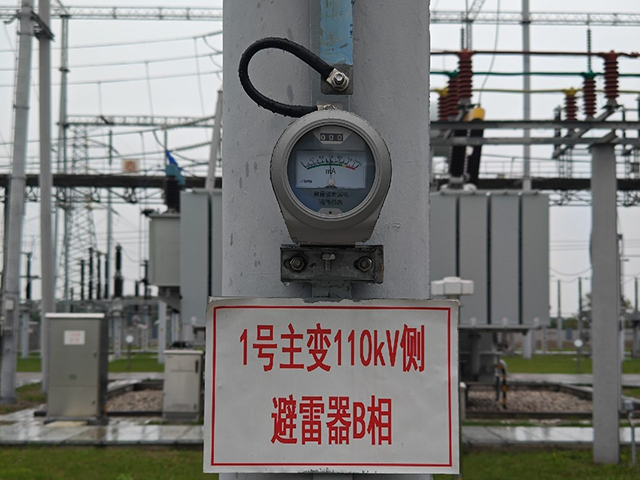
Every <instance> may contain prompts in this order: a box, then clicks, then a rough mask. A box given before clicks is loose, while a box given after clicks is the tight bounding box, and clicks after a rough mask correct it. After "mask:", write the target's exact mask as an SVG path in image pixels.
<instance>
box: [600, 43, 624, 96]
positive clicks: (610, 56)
mask: <svg viewBox="0 0 640 480" xmlns="http://www.w3.org/2000/svg"><path fill="white" fill-rule="evenodd" d="M602 58H603V59H604V95H605V97H607V100H608V101H609V104H610V105H616V104H617V103H618V95H619V93H620V87H619V80H620V74H619V72H618V54H617V53H616V52H614V51H613V50H612V51H610V52H609V53H604V54H602Z"/></svg>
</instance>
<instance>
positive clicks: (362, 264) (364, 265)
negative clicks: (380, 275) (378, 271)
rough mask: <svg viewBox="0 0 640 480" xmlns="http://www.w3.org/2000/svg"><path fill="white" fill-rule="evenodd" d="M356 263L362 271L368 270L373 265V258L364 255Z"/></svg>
mask: <svg viewBox="0 0 640 480" xmlns="http://www.w3.org/2000/svg"><path fill="white" fill-rule="evenodd" d="M356 265H357V267H358V268H359V269H360V270H361V271H363V272H366V271H367V270H369V269H370V268H371V267H372V266H373V260H371V259H370V258H369V257H362V258H361V259H359V260H358V261H357V262H356Z"/></svg>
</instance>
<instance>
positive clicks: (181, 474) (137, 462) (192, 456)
mask: <svg viewBox="0 0 640 480" xmlns="http://www.w3.org/2000/svg"><path fill="white" fill-rule="evenodd" d="M0 479H2V480H87V479H90V480H198V479H202V480H204V479H206V480H217V475H204V474H203V473H202V450H200V449H198V450H170V449H165V448H155V449H146V448H106V449H105V448H74V447H43V448H35V447H30V448H0Z"/></svg>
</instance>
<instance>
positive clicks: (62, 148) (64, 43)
mask: <svg viewBox="0 0 640 480" xmlns="http://www.w3.org/2000/svg"><path fill="white" fill-rule="evenodd" d="M61 18H62V22H61V23H62V25H61V29H62V33H61V35H60V38H61V42H60V43H61V45H60V112H59V117H58V172H63V173H68V166H67V130H68V128H67V82H68V76H69V16H68V15H63V16H62V17H61ZM62 198H63V202H64V203H63V206H62V207H63V210H62V214H63V225H64V227H63V233H62V234H63V238H62V241H63V242H64V252H65V255H64V266H63V272H64V287H63V292H64V294H63V298H64V300H65V306H66V307H65V308H68V305H69V303H68V301H69V255H68V254H67V253H66V252H67V249H68V248H69V241H68V240H69V222H70V221H71V211H70V210H69V204H68V203H69V190H68V189H66V188H65V189H64V190H63V191H62ZM59 211H60V209H56V232H57V229H58V212H59ZM55 239H56V243H55V248H56V254H55V255H54V257H55V260H56V263H55V268H56V271H57V267H58V262H57V258H58V254H57V246H58V242H57V240H58V234H57V233H56V235H55ZM56 279H57V275H56Z"/></svg>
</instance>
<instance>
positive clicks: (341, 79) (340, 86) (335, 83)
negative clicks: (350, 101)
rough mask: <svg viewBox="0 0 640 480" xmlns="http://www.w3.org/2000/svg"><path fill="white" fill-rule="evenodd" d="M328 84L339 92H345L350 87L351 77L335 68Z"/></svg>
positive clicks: (328, 79)
mask: <svg viewBox="0 0 640 480" xmlns="http://www.w3.org/2000/svg"><path fill="white" fill-rule="evenodd" d="M327 82H329V85H331V86H332V87H333V88H334V89H335V90H337V91H339V92H344V91H345V90H346V89H347V88H348V87H349V77H347V76H346V75H345V74H344V73H342V72H341V71H339V70H338V69H335V68H334V69H333V71H332V72H331V74H330V75H329V77H328V78H327Z"/></svg>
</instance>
